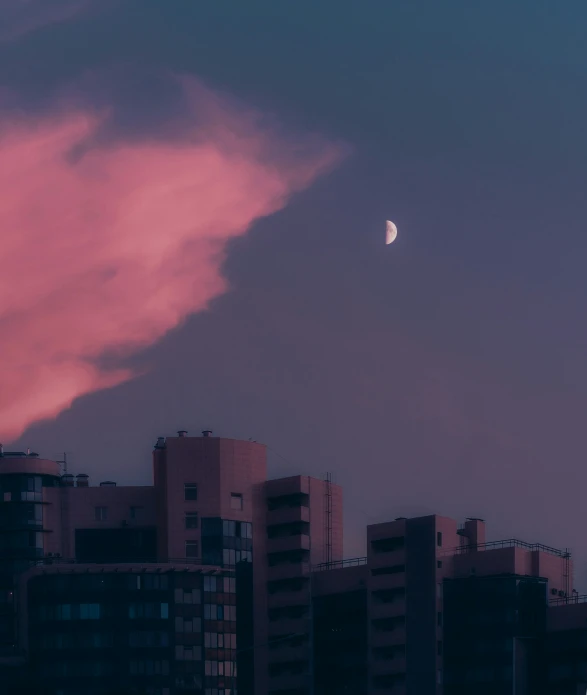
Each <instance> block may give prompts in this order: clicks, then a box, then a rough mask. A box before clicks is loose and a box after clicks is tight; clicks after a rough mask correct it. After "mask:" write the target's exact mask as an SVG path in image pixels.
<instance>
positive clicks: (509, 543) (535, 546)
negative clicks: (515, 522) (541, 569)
mask: <svg viewBox="0 0 587 695" xmlns="http://www.w3.org/2000/svg"><path fill="white" fill-rule="evenodd" d="M498 548H523V549H524V550H539V551H541V552H543V553H549V554H550V555H556V556H557V557H561V558H570V557H571V554H570V552H569V551H568V550H559V549H558V548H551V547H550V546H548V545H542V544H541V543H526V542H525V541H520V540H518V539H517V538H507V539H506V540H502V541H490V542H488V543H471V544H469V545H461V546H457V547H456V548H451V549H450V550H447V552H446V553H445V555H461V554H465V553H474V552H476V551H479V550H495V549H498Z"/></svg>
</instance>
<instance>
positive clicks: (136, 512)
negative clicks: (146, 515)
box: [130, 507, 143, 519]
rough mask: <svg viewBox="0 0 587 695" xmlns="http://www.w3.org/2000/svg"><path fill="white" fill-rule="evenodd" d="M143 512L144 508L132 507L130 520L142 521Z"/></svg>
mask: <svg viewBox="0 0 587 695" xmlns="http://www.w3.org/2000/svg"><path fill="white" fill-rule="evenodd" d="M142 511H143V508H142V507H131V508H130V518H131V519H140V518H141V513H142Z"/></svg>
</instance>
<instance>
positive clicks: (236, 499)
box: [230, 492, 243, 511]
mask: <svg viewBox="0 0 587 695" xmlns="http://www.w3.org/2000/svg"><path fill="white" fill-rule="evenodd" d="M230 508H231V509H236V510H238V511H242V508H243V496H242V495H241V493H240V492H231V493H230Z"/></svg>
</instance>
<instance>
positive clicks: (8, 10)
mask: <svg viewBox="0 0 587 695" xmlns="http://www.w3.org/2000/svg"><path fill="white" fill-rule="evenodd" d="M90 5H91V2H90V0H0V42H3V41H14V40H16V39H18V38H20V37H21V36H24V35H25V34H28V33H30V32H32V31H36V30H37V29H40V28H42V27H45V26H48V25H51V24H59V23H61V22H66V21H68V20H70V19H71V18H72V17H74V16H75V15H76V14H78V13H79V12H81V11H82V10H87V9H88V8H89V7H90Z"/></svg>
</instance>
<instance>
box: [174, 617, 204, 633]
mask: <svg viewBox="0 0 587 695" xmlns="http://www.w3.org/2000/svg"><path fill="white" fill-rule="evenodd" d="M175 631H176V632H197V633H200V632H201V631H202V619H201V618H182V617H181V616H178V617H177V618H176V619H175Z"/></svg>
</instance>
